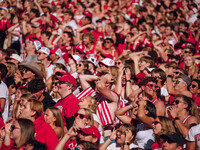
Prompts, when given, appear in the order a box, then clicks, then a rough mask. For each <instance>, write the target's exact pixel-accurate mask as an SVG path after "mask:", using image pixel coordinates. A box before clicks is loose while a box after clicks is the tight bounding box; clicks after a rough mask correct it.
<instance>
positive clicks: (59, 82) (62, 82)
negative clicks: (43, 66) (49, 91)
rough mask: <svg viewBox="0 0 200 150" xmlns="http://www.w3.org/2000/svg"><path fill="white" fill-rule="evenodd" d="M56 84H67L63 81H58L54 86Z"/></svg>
mask: <svg viewBox="0 0 200 150" xmlns="http://www.w3.org/2000/svg"><path fill="white" fill-rule="evenodd" d="M58 84H67V82H64V81H58V82H57V84H56V85H58Z"/></svg>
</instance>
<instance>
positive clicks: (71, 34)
mask: <svg viewBox="0 0 200 150" xmlns="http://www.w3.org/2000/svg"><path fill="white" fill-rule="evenodd" d="M63 33H66V34H67V35H68V36H69V37H70V38H71V42H72V43H73V42H74V38H73V33H71V32H68V31H64V32H63Z"/></svg>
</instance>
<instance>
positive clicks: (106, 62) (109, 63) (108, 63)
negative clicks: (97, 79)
mask: <svg viewBox="0 0 200 150" xmlns="http://www.w3.org/2000/svg"><path fill="white" fill-rule="evenodd" d="M99 63H102V64H104V65H105V66H108V67H111V66H114V65H115V62H114V60H112V59H110V58H105V59H103V60H102V61H100V62H99Z"/></svg>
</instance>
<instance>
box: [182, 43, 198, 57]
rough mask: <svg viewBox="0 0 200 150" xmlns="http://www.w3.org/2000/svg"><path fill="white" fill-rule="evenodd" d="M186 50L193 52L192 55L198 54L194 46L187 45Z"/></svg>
mask: <svg viewBox="0 0 200 150" xmlns="http://www.w3.org/2000/svg"><path fill="white" fill-rule="evenodd" d="M184 49H189V50H190V51H191V52H192V55H194V54H195V53H196V48H195V47H194V46H193V45H187V46H186V47H184Z"/></svg>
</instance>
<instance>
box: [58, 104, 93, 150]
mask: <svg viewBox="0 0 200 150" xmlns="http://www.w3.org/2000/svg"><path fill="white" fill-rule="evenodd" d="M93 124H94V121H93V116H92V112H91V111H90V110H89V109H86V108H80V109H79V110H78V112H77V113H76V114H75V120H74V125H73V126H72V127H71V128H70V129H69V131H68V132H67V133H66V134H65V135H64V137H63V138H62V140H61V141H60V142H59V143H58V145H57V146H56V148H55V150H60V149H63V148H65V149H74V148H75V147H76V145H77V141H76V137H77V135H78V131H79V130H80V129H83V128H85V126H87V125H93Z"/></svg>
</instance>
